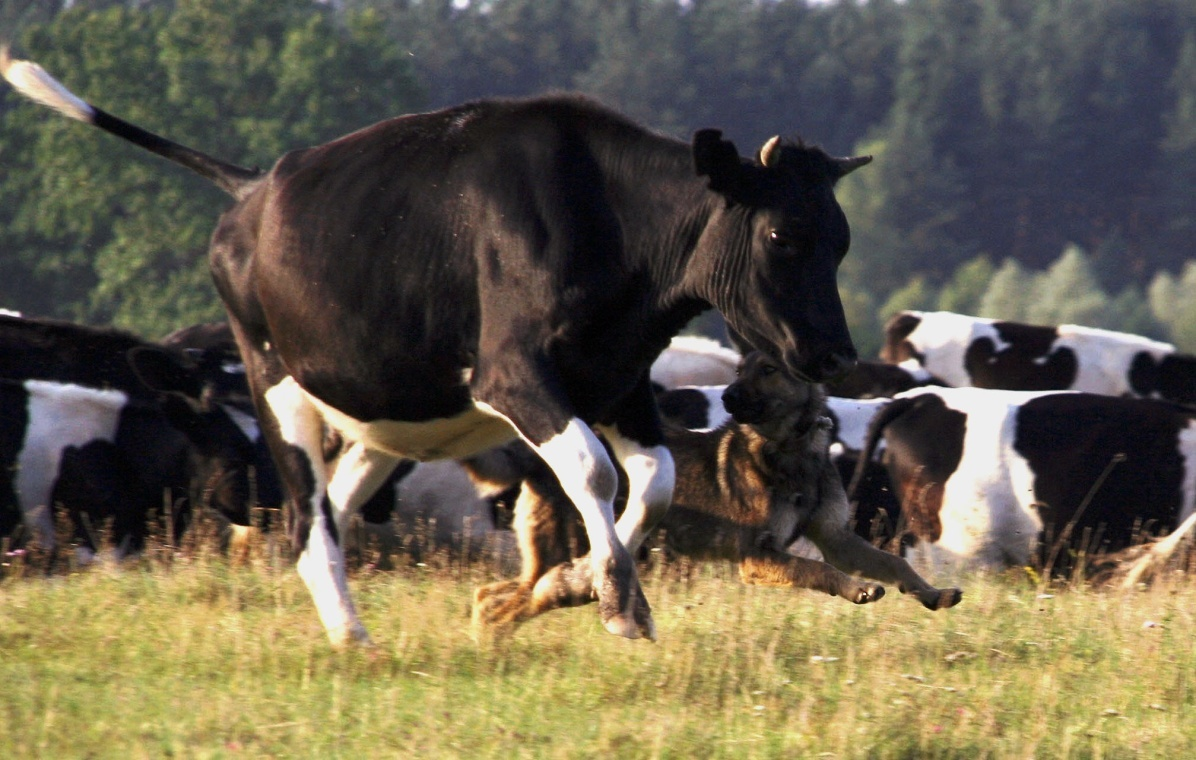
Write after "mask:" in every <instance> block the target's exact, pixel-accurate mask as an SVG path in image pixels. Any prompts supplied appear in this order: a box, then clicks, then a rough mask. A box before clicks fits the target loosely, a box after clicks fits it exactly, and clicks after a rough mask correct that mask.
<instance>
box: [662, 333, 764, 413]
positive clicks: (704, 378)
mask: <svg viewBox="0 0 1196 760" xmlns="http://www.w3.org/2000/svg"><path fill="white" fill-rule="evenodd" d="M741 358H742V357H740V355H739V352H738V351H736V350H735V349H732V348H727V347H726V346H724V345H722V344H721V343H719V342H718V341H716V340H712V339H711V338H704V337H702V336H699V335H678V336H677V337H675V338H673V340H672V342H671V343H669V347H668V348H666V349H665V350H664V351H663V352H662V353H661V354H660V356H659V357H657V359H656V361H655V362H653V364H652V369H651V370H650V372H649V377H650V378H651V379H652V382H654V383H658V384H660V385H662V386H664V387H665V388H669V389H671V388H680V387H683V386H688V385H723V386H725V385H729V384H730V383H733V382H735V373H736V370H738V368H739V361H740V359H741ZM712 427H717V426H712Z"/></svg>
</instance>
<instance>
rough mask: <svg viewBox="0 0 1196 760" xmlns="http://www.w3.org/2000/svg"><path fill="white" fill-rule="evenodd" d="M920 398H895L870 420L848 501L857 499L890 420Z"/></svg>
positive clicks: (848, 489) (849, 485) (853, 474)
mask: <svg viewBox="0 0 1196 760" xmlns="http://www.w3.org/2000/svg"><path fill="white" fill-rule="evenodd" d="M918 398H919V397H918V396H913V397H911V398H895V399H893V400H892V401H890V402H889V403H887V404H885V405H884V406H883V407H881V409H880V411H879V412H877V413H876V414H875V415H874V416H873V417H872V420H871V421H869V423H868V433H867V435H865V436H864V446H863V448H861V449H860V456H859V459H858V460H856V463H855V471H854V472H853V473H852V475H851V483H850V484H848V486H847V500H848V501H855V500H856V498H857V492H858V491H859V488H860V481H862V480H863V479H864V476H865V475H866V474H867V471H868V463H869V462H871V461H872V457H873V455H875V453H876V447H877V445H878V444H879V443H880V437H881V436H882V435H884V434H885V428H886V427H888V425H889V423H890V422H892V421H893V420H895V419H897V418H898V417H900V416H901V415H903V414H905V412H906V410H908V409H909V408H910V407H912V406H914V405H915V404H916V403H917V401H918Z"/></svg>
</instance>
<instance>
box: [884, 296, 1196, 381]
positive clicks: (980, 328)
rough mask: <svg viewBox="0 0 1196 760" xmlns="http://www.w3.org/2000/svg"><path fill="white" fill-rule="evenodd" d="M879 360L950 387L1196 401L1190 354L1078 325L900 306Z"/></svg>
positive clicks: (1195, 361) (1195, 364)
mask: <svg viewBox="0 0 1196 760" xmlns="http://www.w3.org/2000/svg"><path fill="white" fill-rule="evenodd" d="M881 358H882V359H884V360H885V361H887V362H891V363H894V364H902V365H903V366H908V367H911V368H921V369H924V370H927V371H929V372H930V373H931V374H933V375H935V376H937V377H939V378H942V380H943V381H945V382H946V383H947V384H948V385H952V386H957V387H962V386H975V387H977V388H998V389H1005V390H1015V391H1047V390H1076V391H1087V392H1089V393H1101V394H1104V395H1108V396H1139V397H1142V398H1160V399H1164V400H1167V401H1175V402H1177V403H1182V404H1196V356H1190V355H1187V354H1180V353H1177V352H1176V350H1175V346H1173V345H1171V344H1170V343H1162V342H1160V341H1156V340H1151V339H1149V338H1144V337H1142V336H1140V335H1132V334H1130V333H1121V332H1114V331H1112V330H1100V329H1097V328H1092V327H1081V326H1079V325H1059V326H1057V327H1047V326H1042V325H1027V324H1022V323H1020V322H1001V321H998V320H995V319H985V318H981V317H969V316H965V315H963V314H953V313H951V312H946V311H938V312H921V311H903V312H899V313H897V314H895V315H894V316H893V317H891V318H890V319H889V321H888V323H887V324H886V325H885V345H884V347H883V349H882V350H881Z"/></svg>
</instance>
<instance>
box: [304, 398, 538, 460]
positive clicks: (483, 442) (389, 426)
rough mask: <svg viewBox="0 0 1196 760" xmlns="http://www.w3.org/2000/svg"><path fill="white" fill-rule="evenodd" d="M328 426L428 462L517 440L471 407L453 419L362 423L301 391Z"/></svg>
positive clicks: (490, 415)
mask: <svg viewBox="0 0 1196 760" xmlns="http://www.w3.org/2000/svg"><path fill="white" fill-rule="evenodd" d="M304 395H306V396H307V398H308V399H309V400H310V401H311V403H312V404H313V405H315V407H316V408H317V409H319V410H320V414H321V415H322V416H323V417H324V419H325V421H327V422H328V424H329V425H331V426H332V427H334V428H335V429H336V430H337V431H339V432H340V433H341V434H342V435H344V436H345V438H347V439H349V440H353V441H359V442H360V443H361V444H362V445H363V446H366V447H367V448H370V449H375V450H377V451H382V452H385V453H387V454H391V455H393V456H396V457H406V458H408V459H418V460H420V461H425V462H426V461H431V460H435V459H461V458H463V457H468V456H472V455H474V454H478V453H480V452H482V451H485V450H486V449H490V448H493V447H495V446H498V445H501V444H503V443H506V442H507V441H510V440H511V439H513V438H516V437H518V433H517V432H516V430H515V428H513V427H512V426H511V424H510V423H509V422H507V420H506V419H505V418H504V417H502V416H501V415H498V414H497V413H494V412H490V411H487V410H486V408H483V407H479V406H474V407H471V408H470V409H467V410H466V411H464V412H462V413H461V414H458V415H456V416H454V417H446V418H443V419H437V420H429V421H427V422H400V421H397V420H371V421H369V422H363V421H361V420H358V419H354V418H353V417H350V416H349V415H347V414H345V413H344V412H342V411H340V410H338V409H335V408H333V407H331V406H329V405H328V404H325V403H324V402H323V401H320V400H319V399H318V398H316V397H315V396H312V395H311V394H309V393H306V391H305V392H304Z"/></svg>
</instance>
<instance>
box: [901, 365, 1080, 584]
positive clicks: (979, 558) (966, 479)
mask: <svg viewBox="0 0 1196 760" xmlns="http://www.w3.org/2000/svg"><path fill="white" fill-rule="evenodd" d="M1063 392H1064V393H1066V392H1067V391H1063ZM925 393H931V394H933V395H935V396H938V397H939V398H942V399H943V401H944V402H946V405H947V407H948V408H950V409H954V410H956V411H960V412H963V413H965V414H967V416H968V417H967V425H966V430H965V433H964V441H963V453H962V456H961V458H960V462H959V467H958V468H957V469H956V471H955V472H954V473H953V474H952V475H951V477H949V478H948V479H947V482H946V483H945V484H944V490H943V507H942V512H941V513H940V520H941V523H942V526H943V533H942V537H941V538H940V539H939V540H938V541H937V542H936V543H934V544H927V543H926V542H919V544H918V546H917V547H916V551H915V552H913V554H915V555H917V554H921V555H922V556H923V557H925V558H928V559H929V564H930V566H931V567H934V568H935V569H936V570H946V569H947V567H952V568H954V567H958V566H960V565H962V564H965V563H967V564H973V563H974V564H976V565H978V566H981V567H987V568H992V569H997V568H1003V567H1008V566H1010V565H1014V566H1017V565H1025V564H1028V563H1029V562H1030V559H1031V557H1032V556H1033V553H1034V551H1035V550H1036V549H1037V547H1038V541H1039V533H1040V532H1041V530H1042V527H1043V524H1042V519H1041V518H1040V517H1039V515H1038V511H1037V509H1036V508H1035V506H1034V475H1033V473H1032V472H1031V470H1030V466H1029V463H1028V462H1026V460H1025V459H1024V458H1023V457H1022V456H1021V455H1020V454H1018V453H1017V451H1016V450H1014V447H1013V445H1014V441H1015V435H1016V430H1015V426H1016V422H1017V415H1016V409H1017V408H1018V407H1020V406H1022V405H1023V404H1025V403H1026V402H1027V401H1029V400H1030V399H1032V398H1037V397H1039V396H1044V395H1051V394H1057V393H1059V391H997V390H986V389H979V388H915V389H913V390H910V391H907V392H905V393H902V394H899V396H900V397H909V396H915V395H920V394H925Z"/></svg>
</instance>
